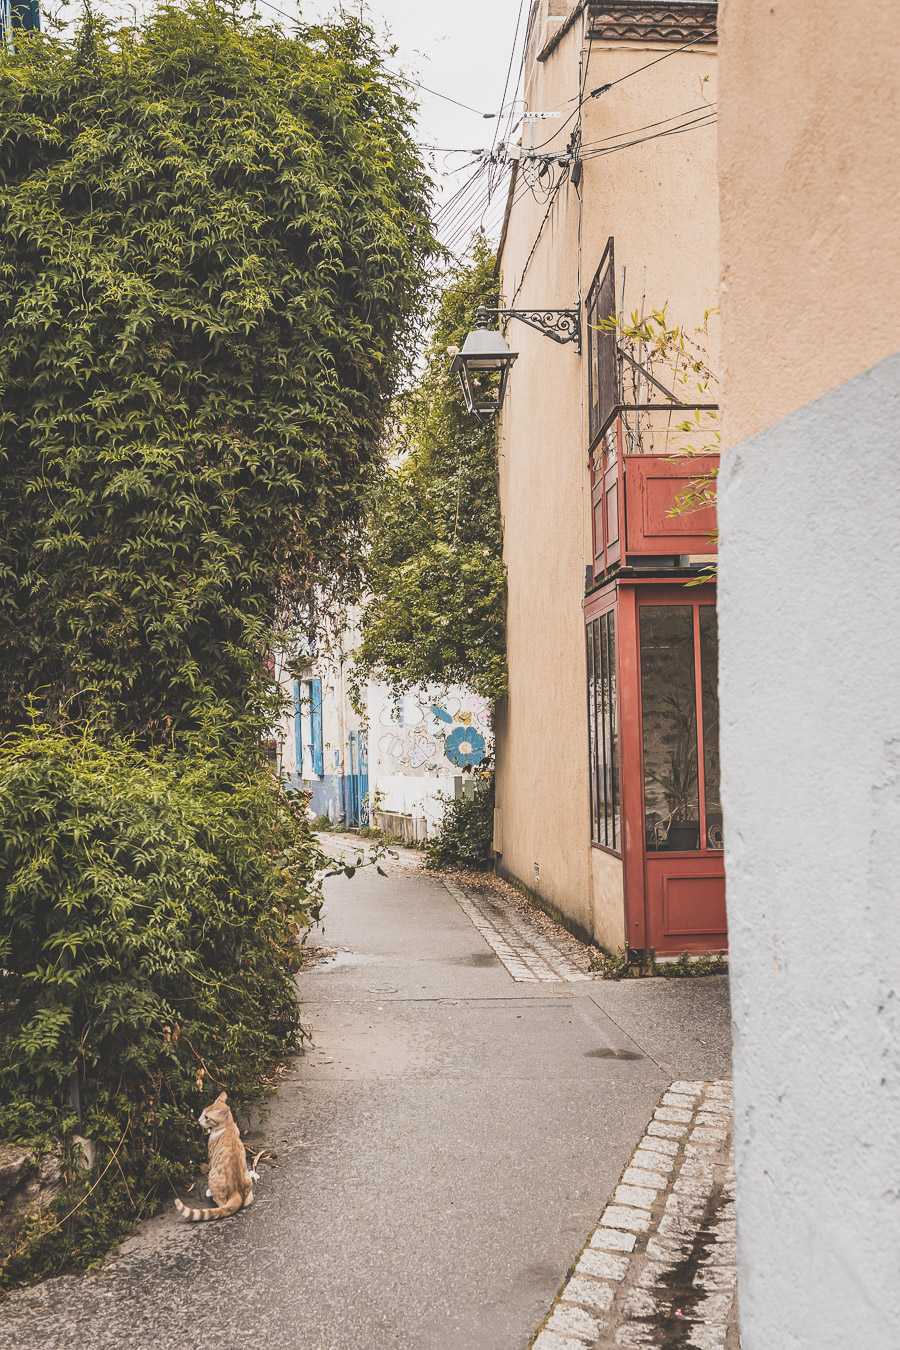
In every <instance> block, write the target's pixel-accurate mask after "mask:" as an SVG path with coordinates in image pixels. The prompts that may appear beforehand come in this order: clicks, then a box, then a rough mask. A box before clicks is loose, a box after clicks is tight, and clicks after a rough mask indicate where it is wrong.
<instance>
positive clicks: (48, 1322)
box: [0, 864, 730, 1350]
mask: <svg viewBox="0 0 900 1350" xmlns="http://www.w3.org/2000/svg"><path fill="white" fill-rule="evenodd" d="M470 909H471V906H470ZM480 912H481V914H482V916H483V914H484V912H485V911H484V910H483V908H482V910H481V911H480ZM475 913H476V911H475V910H474V909H471V912H470V913H467V912H465V911H464V909H463V907H462V905H461V903H460V902H459V901H458V899H457V898H454V895H453V894H451V893H450V890H449V889H448V888H447V887H446V886H445V885H444V884H443V883H442V882H441V881H440V880H438V879H436V878H433V877H424V876H422V875H420V874H418V873H416V872H414V871H412V870H410V869H409V868H407V867H401V866H398V865H396V864H395V865H393V866H392V867H391V869H390V874H389V875H388V876H387V877H385V878H382V877H379V876H377V875H376V874H374V872H373V871H372V870H369V869H367V870H365V871H363V872H360V873H358V874H357V876H356V877H355V878H353V879H352V880H346V879H343V878H340V879H336V880H332V881H330V882H329V883H328V900H327V905H326V908H325V915H324V918H325V924H324V933H323V934H322V935H321V937H320V939H319V940H320V942H321V943H322V944H323V946H324V947H325V948H327V949H328V950H329V951H331V952H333V953H334V954H333V955H332V956H329V957H326V958H325V959H324V960H323V961H322V963H321V964H320V965H318V966H317V967H316V968H313V969H311V970H309V971H307V972H304V973H303V974H302V975H301V976H300V977H299V989H300V998H301V1001H302V1004H303V1008H304V1012H305V1021H306V1024H307V1025H308V1026H309V1028H310V1029H311V1031H312V1034H313V1043H312V1045H311V1047H308V1048H307V1051H306V1053H305V1054H304V1055H303V1056H300V1057H298V1059H297V1060H296V1062H295V1064H294V1065H293V1067H292V1068H291V1071H290V1073H289V1074H288V1075H287V1076H286V1078H285V1080H284V1082H283V1085H282V1087H281V1089H280V1091H279V1093H278V1095H277V1097H276V1099H275V1100H274V1101H273V1102H272V1103H270V1104H269V1105H268V1106H267V1108H266V1111H265V1114H264V1116H263V1119H262V1120H261V1121H259V1122H255V1121H254V1122H253V1127H252V1133H251V1135H250V1137H249V1142H251V1143H252V1144H254V1145H256V1147H257V1148H258V1149H265V1150H266V1154H265V1155H264V1156H263V1157H262V1159H261V1161H260V1164H259V1170H260V1172H261V1180H260V1182H259V1183H258V1185H257V1188H256V1202H255V1204H254V1206H253V1207H252V1208H251V1209H250V1210H249V1211H247V1212H245V1213H242V1214H239V1215H238V1216H237V1217H236V1218H234V1219H231V1220H227V1221H222V1222H217V1223H210V1224H203V1225H189V1224H186V1223H183V1222H180V1221H179V1220H177V1218H176V1217H175V1215H174V1211H173V1208H172V1206H171V1205H167V1206H166V1208H165V1212H164V1213H163V1214H162V1215H160V1216H158V1217H157V1218H156V1219H155V1220H153V1221H152V1222H150V1223H148V1224H146V1225H144V1226H143V1228H142V1230H141V1231H140V1233H139V1234H138V1235H136V1236H135V1237H134V1238H132V1239H130V1240H129V1241H128V1242H126V1243H125V1244H124V1245H123V1249H122V1252H121V1254H120V1255H118V1256H115V1257H112V1258H110V1259H109V1260H108V1261H107V1263H106V1265H105V1266H104V1268H103V1270H102V1271H100V1272H98V1273H94V1274H91V1275H88V1276H85V1277H64V1278H61V1279H58V1280H55V1281H52V1282H49V1283H47V1284H44V1285H42V1286H37V1287H35V1288H33V1289H27V1290H23V1291H21V1292H19V1293H17V1294H15V1295H14V1296H13V1297H12V1298H11V1299H10V1300H9V1302H8V1303H7V1304H5V1305H4V1306H3V1307H2V1308H0V1343H2V1344H3V1345H4V1346H5V1347H10V1348H12V1347H23V1348H24V1347H35V1348H36V1347H39V1346H40V1347H42V1350H56V1348H57V1347H59V1350H62V1347H66V1348H67V1350H73V1348H75V1347H87V1346H90V1347H104V1346H129V1347H131V1346H133V1347H142V1348H145V1350H146V1348H148V1347H160V1350H161V1348H162V1347H193V1346H201V1345H206V1344H208V1343H209V1341H210V1338H211V1337H212V1338H214V1339H215V1342H216V1344H217V1345H219V1346H221V1347H224V1348H227V1350H232V1348H234V1350H236V1348H237V1347H239V1346H246V1345H265V1346H267V1347H269V1350H389V1348H390V1350H525V1348H526V1347H527V1346H528V1345H529V1343H530V1341H531V1338H532V1337H533V1336H534V1334H535V1331H536V1330H537V1328H538V1327H539V1326H540V1324H541V1322H542V1320H543V1319H544V1318H545V1316H546V1315H547V1312H548V1310H549V1309H550V1307H551V1305H552V1304H553V1300H554V1298H555V1297H556V1295H557V1292H558V1290H559V1289H560V1286H561V1284H562V1283H563V1281H564V1280H565V1278H566V1275H567V1272H568V1271H569V1270H570V1268H571V1266H572V1264H573V1262H574V1261H575V1259H576V1257H577V1256H578V1253H579V1252H580V1250H581V1248H582V1246H583V1245H584V1243H585V1241H586V1239H587V1237H588V1235H589V1234H590V1233H591V1232H592V1230H593V1229H594V1227H595V1226H596V1224H597V1222H598V1218H599V1216H600V1214H601V1212H602V1211H603V1209H604V1206H605V1205H606V1203H607V1202H608V1201H609V1200H610V1198H611V1195H612V1192H613V1191H614V1189H615V1187H616V1183H617V1181H618V1179H619V1177H620V1175H621V1173H622V1169H623V1168H624V1167H625V1165H626V1163H627V1162H628V1160H629V1157H630V1156H631V1153H632V1151H633V1149H634V1148H635V1145H636V1144H637V1143H638V1141H639V1139H640V1138H641V1136H642V1135H643V1133H644V1131H645V1129H646V1128H647V1122H648V1121H649V1120H650V1118H651V1117H652V1115H653V1112H654V1108H655V1107H656V1106H657V1103H658V1101H659V1099H660V1097H661V1094H663V1093H664V1092H665V1091H666V1090H667V1089H668V1088H669V1086H670V1084H672V1082H673V1080H679V1079H688V1080H691V1079H693V1080H717V1079H723V1078H727V1077H728V1076H729V1074H730V1064H729V1040H730V1029H729V1018H728V997H727V985H726V981H725V979H724V977H714V978H711V979H705V980H676V981H673V980H669V981H663V980H651V981H641V982H638V981H629V982H623V983H610V982H603V981H600V980H596V979H589V978H584V976H583V975H582V974H581V973H580V972H577V971H575V970H574V967H573V968H572V973H571V974H570V976H569V977H568V978H559V977H558V976H556V975H554V973H553V972H552V970H551V971H550V973H549V975H548V976H539V977H529V976H527V975H526V976H520V977H518V978H513V976H512V975H511V974H510V973H509V970H508V968H507V966H506V965H505V964H504V963H503V962H501V960H500V958H499V957H498V956H497V955H496V952H495V949H494V945H493V944H492V945H488V941H487V939H486V938H485V936H483V932H482V931H480V928H481V929H482V930H483V929H484V925H485V924H486V923H488V922H489V921H488V920H487V919H484V918H483V917H482V923H481V925H480V928H479V927H476V926H475V922H474V919H473V915H474V914H475ZM495 919H496V915H495ZM496 923H500V920H496ZM497 931H499V930H497ZM514 936H515V935H512V937H514ZM501 937H502V934H501ZM521 937H522V935H521V933H520V934H519V938H520V943H519V945H520V948H521ZM565 968H566V967H563V969H565ZM235 1105H237V1104H235ZM545 1334H546V1333H545Z"/></svg>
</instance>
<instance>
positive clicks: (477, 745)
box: [444, 726, 484, 769]
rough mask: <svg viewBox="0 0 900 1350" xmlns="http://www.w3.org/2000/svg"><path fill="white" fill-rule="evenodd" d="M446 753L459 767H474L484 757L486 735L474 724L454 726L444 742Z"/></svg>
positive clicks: (452, 762)
mask: <svg viewBox="0 0 900 1350" xmlns="http://www.w3.org/2000/svg"><path fill="white" fill-rule="evenodd" d="M444 754H445V755H446V756H447V758H448V759H449V761H450V763H451V764H455V765H456V767H457V768H458V769H474V768H475V767H476V765H478V764H480V763H481V761H482V760H483V759H484V737H483V736H482V734H481V732H480V731H476V730H475V728H474V727H472V726H468V727H466V726H462V727H454V728H453V730H452V731H451V732H450V735H449V736H448V737H447V739H446V741H445V742H444Z"/></svg>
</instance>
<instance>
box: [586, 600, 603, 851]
mask: <svg viewBox="0 0 900 1350" xmlns="http://www.w3.org/2000/svg"><path fill="white" fill-rule="evenodd" d="M585 637H586V641H587V695H588V700H587V701H588V746H589V754H590V767H591V775H590V777H591V838H592V839H593V840H594V841H595V842H597V843H599V839H600V836H599V834H598V833H597V719H596V713H595V709H596V700H595V697H594V625H593V624H592V623H589V624H588V626H587V628H586V629H585Z"/></svg>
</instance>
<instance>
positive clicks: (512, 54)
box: [491, 0, 525, 150]
mask: <svg viewBox="0 0 900 1350" xmlns="http://www.w3.org/2000/svg"><path fill="white" fill-rule="evenodd" d="M524 9H525V0H519V13H518V15H517V17H516V31H515V33H514V34H513V40H512V50H511V51H510V53H509V65H508V66H507V67H506V79H505V80H504V81H503V94H502V96H501V98H500V112H499V113H498V115H497V121H496V124H495V126H494V135H493V138H492V140H491V149H492V150H493V148H494V146H495V145H496V144H497V132H498V131H499V130H500V118H501V117H502V115H503V109H504V108H505V107H506V93H507V90H508V89H509V77H510V75H511V74H512V68H513V61H514V60H515V59H516V43H517V42H518V41H519V29H520V27H521V26H522V12H523V10H524ZM518 87H519V82H518V80H516V88H517V89H518ZM514 101H515V100H514Z"/></svg>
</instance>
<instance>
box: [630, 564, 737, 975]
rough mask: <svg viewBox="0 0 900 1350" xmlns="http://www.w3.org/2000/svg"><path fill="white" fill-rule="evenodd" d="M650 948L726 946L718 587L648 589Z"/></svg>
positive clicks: (643, 744)
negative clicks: (721, 790)
mask: <svg viewBox="0 0 900 1350" xmlns="http://www.w3.org/2000/svg"><path fill="white" fill-rule="evenodd" d="M636 620H637V622H636V633H635V636H636V638H637V642H638V677H639V686H640V718H641V736H640V778H641V781H642V788H643V793H642V800H643V819H642V822H641V826H642V843H643V872H644V887H643V890H644V914H645V923H646V929H645V933H646V936H645V943H646V946H647V947H653V948H654V949H655V951H656V952H657V953H658V954H662V955H670V954H674V953H678V952H682V951H691V952H704V951H718V950H720V949H721V948H723V947H724V946H725V945H726V942H727V925H726V917H725V866H724V856H723V851H722V845H723V835H722V806H721V802H720V800H719V749H718V694H717V657H718V629H717V624H716V610H715V597H714V594H713V588H712V587H709V586H704V587H701V588H698V589H697V590H695V591H694V592H693V593H692V592H691V591H690V590H688V589H687V588H686V587H685V586H684V585H683V583H682V584H672V585H668V586H665V587H655V586H654V587H645V588H640V590H639V591H638V593H637V607H636Z"/></svg>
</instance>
